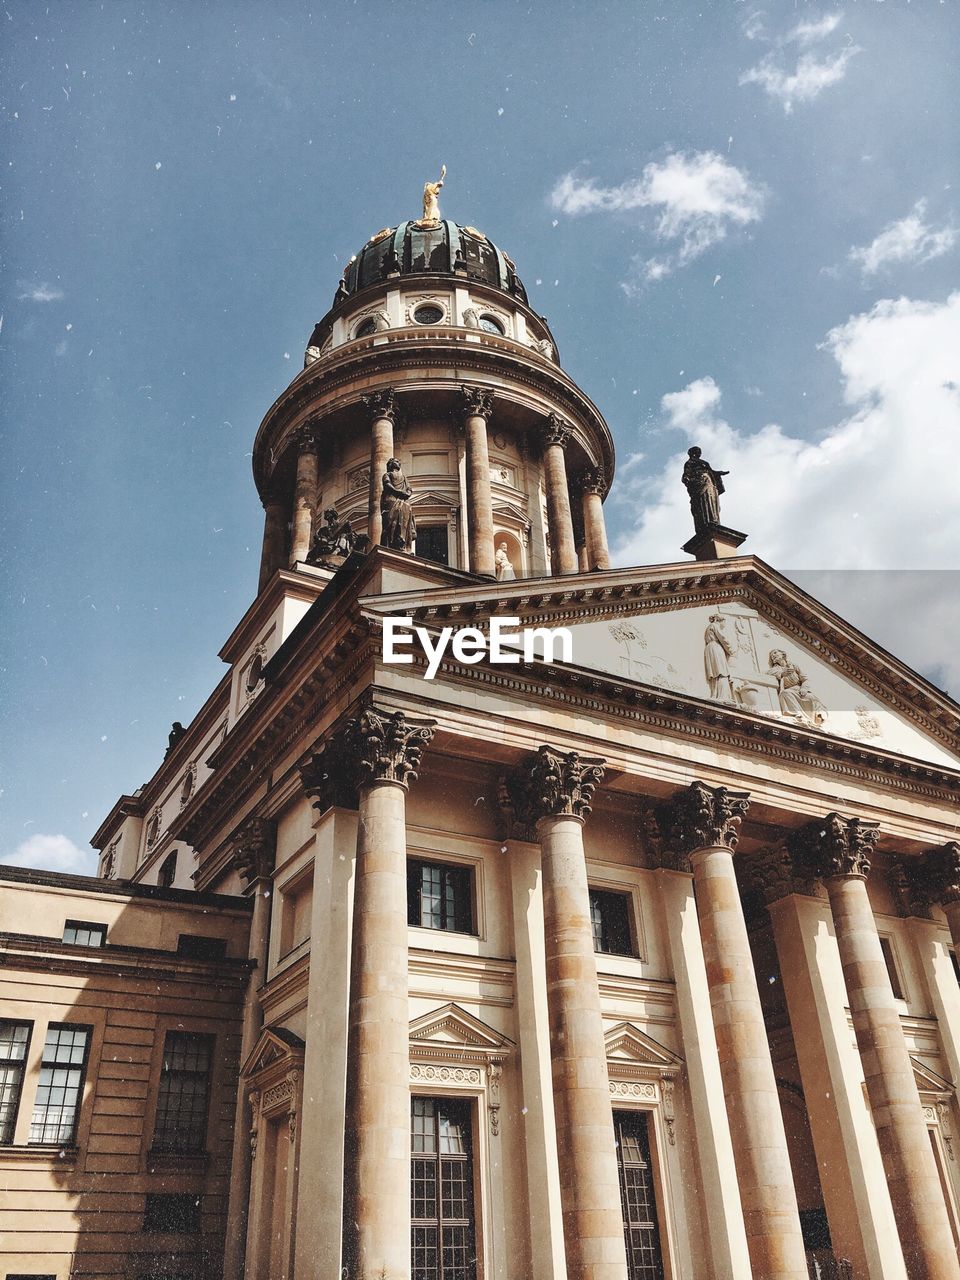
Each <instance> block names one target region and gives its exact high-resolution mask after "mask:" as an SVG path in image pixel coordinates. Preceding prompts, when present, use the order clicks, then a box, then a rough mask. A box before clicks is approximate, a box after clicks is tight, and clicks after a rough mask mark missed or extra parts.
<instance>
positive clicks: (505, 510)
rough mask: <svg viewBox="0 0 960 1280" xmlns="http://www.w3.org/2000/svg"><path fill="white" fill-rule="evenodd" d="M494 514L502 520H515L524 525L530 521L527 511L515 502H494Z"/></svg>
mask: <svg viewBox="0 0 960 1280" xmlns="http://www.w3.org/2000/svg"><path fill="white" fill-rule="evenodd" d="M493 514H494V515H495V516H497V517H499V519H501V520H515V521H517V522H518V523H519V524H523V525H526V524H529V523H530V521H529V517H528V516H527V513H526V512H525V511H524V510H523V509H522V507H518V506H517V505H516V503H514V502H497V503H494V506H493Z"/></svg>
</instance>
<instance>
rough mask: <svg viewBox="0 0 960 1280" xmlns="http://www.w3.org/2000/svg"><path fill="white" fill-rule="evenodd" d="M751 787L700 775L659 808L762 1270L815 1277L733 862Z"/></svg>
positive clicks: (801, 1279)
mask: <svg viewBox="0 0 960 1280" xmlns="http://www.w3.org/2000/svg"><path fill="white" fill-rule="evenodd" d="M748 803H749V801H748V796H747V793H746V792H745V791H728V790H727V788H726V787H709V786H707V785H706V784H705V783H703V782H693V783H691V784H690V786H689V788H687V789H686V790H684V791H682V792H680V794H679V795H678V796H677V797H676V798H675V799H674V801H673V802H672V803H671V804H670V805H668V806H664V807H663V808H662V809H661V810H660V813H659V818H660V826H661V829H662V830H663V832H664V838H665V841H666V842H667V843H668V844H669V845H670V847H671V848H673V849H675V850H676V851H677V852H678V853H680V854H682V855H685V856H686V857H688V858H689V860H690V866H691V868H692V870H693V883H694V890H695V893H696V899H697V913H698V916H699V919H700V936H701V939H702V941H703V955H704V960H705V962H706V969H707V984H708V986H709V988H710V1007H711V1011H712V1013H713V1025H714V1029H715V1031H716V1036H717V1051H718V1054H719V1058H720V1075H721V1078H722V1080H723V1096H724V1099H725V1101H726V1105H727V1115H728V1117H729V1120H730V1134H731V1137H732V1139H733V1153H734V1159H735V1162H736V1167H737V1177H738V1180H739V1182H740V1199H741V1202H742V1204H743V1216H744V1225H745V1226H746V1231H747V1247H748V1248H749V1251H750V1262H751V1266H752V1268H753V1273H754V1276H756V1277H758V1278H759V1277H763V1280H806V1277H807V1264H806V1257H805V1253H804V1248H803V1239H802V1236H801V1232H800V1215H799V1212H798V1210H797V1197H796V1192H795V1190H794V1185H793V1173H792V1171H791V1169H790V1156H789V1152H788V1150H787V1138H786V1133H785V1131H784V1127H783V1116H782V1113H781V1111H780V1099H779V1097H778V1096H777V1083H776V1079H775V1077H774V1073H773V1062H772V1060H771V1057H770V1045H769V1043H768V1041H767V1032H766V1028H765V1026H764V1021H763V1010H762V1008H761V1006H760V993H759V991H758V989H757V978H756V974H755V972H754V968H753V957H752V955H751V952H750V940H749V938H748V936H747V925H746V921H745V919H744V915H743V907H742V905H741V902H740V892H739V890H738V888H737V877H736V874H735V872H734V869H733V850H734V848H735V847H736V843H737V828H738V826H739V825H740V822H741V821H742V819H743V815H744V814H745V813H746V811H747V806H748Z"/></svg>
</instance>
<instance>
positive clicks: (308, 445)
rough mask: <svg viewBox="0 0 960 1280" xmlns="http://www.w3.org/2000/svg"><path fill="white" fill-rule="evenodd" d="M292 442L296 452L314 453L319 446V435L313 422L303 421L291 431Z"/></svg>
mask: <svg viewBox="0 0 960 1280" xmlns="http://www.w3.org/2000/svg"><path fill="white" fill-rule="evenodd" d="M293 444H294V448H295V449H296V451H297V453H298V454H301V453H316V452H317V450H318V449H319V448H320V437H319V435H318V433H317V428H316V427H315V426H314V425H313V423H310V422H307V423H304V425H303V426H302V427H298V428H297V429H296V431H295V432H294V433H293Z"/></svg>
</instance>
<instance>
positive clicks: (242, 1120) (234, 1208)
mask: <svg viewBox="0 0 960 1280" xmlns="http://www.w3.org/2000/svg"><path fill="white" fill-rule="evenodd" d="M276 848H277V846H276V832H275V830H274V827H273V824H272V823H270V822H267V821H266V820H265V819H263V818H251V819H250V821H249V822H247V823H246V824H245V825H244V826H243V827H242V828H241V829H240V830H239V831H238V832H237V834H236V835H235V836H234V840H233V851H232V857H231V862H232V865H233V867H234V869H235V870H236V871H237V872H238V874H239V875H240V878H241V880H243V881H244V885H245V889H246V892H247V893H248V894H250V895H252V896H253V917H252V919H251V921H250V942H249V945H248V948H247V955H248V957H249V959H250V960H252V961H253V964H254V969H253V972H252V973H251V974H250V976H249V978H248V980H247V990H246V994H245V995H244V1001H243V1023H242V1028H241V1033H240V1065H241V1067H242V1066H243V1064H244V1063H245V1062H246V1061H247V1059H248V1058H249V1057H250V1054H251V1053H253V1050H254V1047H255V1045H256V1043H257V1037H258V1036H259V1034H260V1028H261V1027H262V1025H263V1011H262V1009H261V1008H260V998H259V994H258V990H259V988H260V987H261V986H262V985H263V983H264V982H265V981H266V971H267V956H268V954H269V951H270V900H271V899H270V891H271V885H272V879H273V868H274V863H275V861H276ZM252 1121H253V1111H252V1108H251V1103H250V1095H249V1093H248V1092H247V1088H246V1085H245V1082H244V1081H243V1080H240V1082H239V1086H238V1088H237V1103H236V1109H235V1113H234V1127H233V1153H232V1156H231V1161H230V1191H229V1199H228V1202H227V1236H226V1246H225V1251H224V1263H223V1274H224V1280H242V1278H243V1275H244V1259H245V1251H246V1246H247V1223H248V1220H249V1216H250V1167H251V1147H250V1131H251V1127H252Z"/></svg>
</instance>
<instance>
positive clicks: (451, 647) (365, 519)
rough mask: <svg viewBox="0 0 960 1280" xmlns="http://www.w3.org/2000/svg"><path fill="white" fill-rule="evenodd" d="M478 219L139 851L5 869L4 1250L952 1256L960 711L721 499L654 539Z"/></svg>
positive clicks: (516, 1271)
mask: <svg viewBox="0 0 960 1280" xmlns="http://www.w3.org/2000/svg"><path fill="white" fill-rule="evenodd" d="M435 200H436V191H434V193H433V204H430V203H429V202H427V204H426V205H425V210H424V213H425V216H424V218H423V219H420V220H417V221H410V222H405V223H401V224H400V225H399V226H396V227H389V228H384V229H383V230H382V231H379V232H377V234H376V235H374V236H372V237H371V239H370V240H369V241H367V243H366V244H365V245H364V246H363V248H362V249H361V250H360V252H359V253H358V254H357V255H356V257H355V258H354V259H352V260H351V262H350V264H349V266H348V269H347V271H346V274H345V276H344V278H343V280H342V281H341V282H340V285H339V288H338V290H337V293H336V297H335V299H334V303H333V306H332V308H331V310H330V311H329V312H328V313H327V315H326V316H325V317H324V319H323V320H322V321H321V322H320V323H319V324H318V325H317V326H316V329H315V330H314V333H313V335H312V337H311V339H310V342H309V345H308V347H307V353H306V364H305V368H304V369H303V371H302V372H301V373H300V374H299V375H298V376H297V377H296V378H295V379H294V380H293V382H292V383H291V384H290V386H289V387H288V388H287V389H286V390H285V391H284V392H283V393H282V394H281V396H280V397H279V399H278V400H277V401H276V403H275V404H274V405H273V406H272V407H271V408H270V410H269V412H268V413H267V415H266V417H265V418H264V420H263V422H262V424H261V426H260V429H259V431H258V433H257V436H256V440H255V443H254V478H255V481H256V485H257V489H258V492H259V494H260V497H261V500H262V502H263V506H264V512H265V517H264V538H263V551H262V558H261V570H260V582H259V591H258V594H257V596H256V598H255V600H254V601H253V603H252V604H251V606H250V608H249V609H248V611H247V613H246V614H245V616H244V617H243V618H242V619H241V620H240V622H239V623H238V625H237V627H236V629H235V630H234V632H233V634H232V635H231V636H230V637H229V639H228V640H227V642H226V644H225V645H224V647H223V649H222V651H221V657H222V658H223V660H224V663H225V668H226V673H225V675H224V677H223V680H222V681H221V682H220V684H219V685H218V686H217V688H216V689H215V690H214V691H213V692H212V694H211V695H210V698H209V700H208V702H207V703H206V704H205V706H204V707H203V708H202V709H201V710H200V712H199V713H198V715H197V716H196V717H195V718H194V720H193V721H192V722H191V724H189V725H188V726H186V728H181V727H180V726H175V732H174V733H173V734H172V735H171V741H170V746H169V749H168V751H167V754H166V757H165V759H164V760H163V762H162V763H161V765H160V767H159V769H158V770H157V772H156V774H155V775H154V776H153V778H151V779H150V780H149V781H148V782H147V783H145V784H144V785H143V786H142V787H140V788H138V789H137V791H136V792H135V793H133V794H131V795H124V796H122V797H121V798H120V800H119V801H118V802H117V804H116V805H115V807H114V809H113V810H112V812H111V813H110V815H109V816H108V817H107V818H106V820H105V821H104V823H103V824H102V826H101V828H100V830H99V831H98V833H97V835H96V837H95V840H94V843H95V845H96V847H97V848H98V849H99V850H100V851H101V864H100V877H101V878H100V879H99V880H83V879H77V878H71V877H63V876H54V875H44V874H42V873H27V872H22V873H21V872H8V873H7V875H6V877H5V878H4V882H3V894H2V902H3V909H4V910H5V912H6V916H5V918H4V919H3V921H2V928H3V930H5V932H3V933H2V934H0V957H2V961H3V964H2V967H0V980H3V984H4V986H3V1004H2V1010H0V1015H2V1018H3V1021H2V1023H0V1052H2V1054H3V1055H5V1056H4V1057H3V1060H2V1062H0V1072H2V1075H0V1080H2V1088H3V1092H2V1095H0V1099H2V1106H3V1111H2V1125H3V1140H2V1146H0V1178H2V1185H3V1205H4V1211H5V1226H4V1227H3V1243H2V1244H0V1275H4V1274H5V1275H6V1276H7V1277H8V1280H10V1278H11V1277H27V1276H31V1277H40V1276H48V1277H55V1278H56V1280H67V1277H69V1276H74V1275H76V1276H80V1275H83V1276H102V1277H107V1276H110V1277H123V1278H124V1280H127V1278H130V1277H140V1276H150V1277H154V1280H180V1278H181V1277H182V1278H183V1280H186V1278H188V1277H189V1280H200V1278H201V1277H207V1276H217V1277H219V1276H221V1275H223V1276H224V1277H225V1278H226V1280H240V1278H241V1277H246V1278H247V1280H279V1278H281V1277H282V1278H284V1280H335V1278H337V1277H344V1276H345V1277H347V1278H348V1280H359V1278H360V1277H365V1278H366V1280H374V1278H377V1280H381V1278H383V1280H749V1278H750V1277H753V1280H804V1278H805V1277H807V1276H817V1277H829V1278H831V1280H861V1278H862V1280H916V1278H920V1277H924V1278H930V1280H933V1278H934V1277H936V1278H937V1280H947V1278H950V1280H958V1278H960V1263H958V1252H957V1249H958V1238H960V1237H958V1226H960V1215H958V1200H957V1197H958V1194H960V1161H958V1151H957V1139H958V1130H957V1125H958V1121H960V1116H958V1112H957V1099H956V1087H955V1082H957V1081H958V1080H960V985H958V978H957V973H958V969H957V958H956V947H957V945H958V943H960V844H958V843H957V841H958V839H960V831H958V794H960V740H958V732H957V731H958V727H960V707H958V706H957V705H956V704H955V703H954V702H952V701H951V700H950V699H949V698H948V697H947V696H946V695H945V694H943V693H942V692H941V691H940V690H938V689H936V688H934V687H933V686H932V685H930V684H929V683H928V682H926V681H924V680H923V679H922V678H920V677H919V676H918V675H916V674H915V673H914V672H912V671H910V670H909V669H908V668H907V667H905V666H904V665H903V664H902V663H900V662H899V661H897V660H896V659H895V658H893V657H892V656H891V655H890V654H888V653H886V652H885V651H884V650H883V649H881V648H880V647H878V646H877V645H875V644H873V643H872V642H871V641H870V640H869V639H868V638H867V637H865V636H864V635H862V634H861V633H859V632H858V631H857V630H856V629H855V628H853V627H851V626H850V625H848V624H847V623H845V622H844V621H843V619H841V618H840V617H838V616H837V615H836V614H834V613H832V612H831V611H830V610H829V609H826V608H824V607H823V606H822V605H820V604H819V603H818V602H817V601H816V600H814V599H812V598H811V597H810V596H808V595H807V594H805V593H804V592H803V591H801V590H800V589H799V588H798V587H797V586H795V585H794V584H793V583H792V582H790V581H789V580H788V579H786V578H784V577H783V576H781V575H780V574H779V573H778V572H777V571H776V570H775V569H773V568H771V567H770V566H768V565H766V564H765V563H764V562H763V561H762V560H760V559H758V558H757V557H756V556H753V555H743V554H740V546H741V544H742V542H743V537H744V535H742V534H739V533H737V532H736V531H733V530H729V529H726V528H724V527H723V526H722V525H721V524H720V523H719V519H718V518H717V516H718V510H717V509H716V508H715V507H711V506H710V504H709V503H707V504H706V505H704V504H703V503H701V504H700V506H699V507H698V506H697V504H696V503H694V514H695V516H696V517H697V522H696V532H695V535H694V538H693V539H691V541H690V543H689V544H688V546H687V548H686V549H687V550H688V551H690V552H691V553H692V554H693V555H694V557H695V558H694V559H687V560H684V561H682V562H678V563H672V564H668V565H652V566H640V567H634V568H611V565H610V558H609V553H608V550H607V539H606V534H605V530H604V518H603V499H604V496H605V494H606V492H607V489H608V487H609V485H610V483H611V481H612V479H613V471H614V450H613V444H612V439H611V435H610V431H609V429H608V427H607V425H606V423H605V422H604V419H603V417H602V415H601V413H600V411H599V410H598V409H597V407H596V406H595V405H594V404H593V403H592V402H591V401H590V400H589V398H588V397H587V396H586V394H585V393H584V392H583V391H582V390H581V389H580V388H579V387H578V386H576V384H575V383H574V382H573V381H572V379H571V378H570V377H569V376H568V375H567V373H566V372H565V371H564V368H563V365H562V362H561V360H560V355H559V352H558V349H557V344H556V342H555V340H554V337H553V335H552V334H551V332H550V329H549V326H548V324H547V322H546V320H545V319H544V318H543V317H542V316H539V315H537V314H536V312H535V311H534V310H533V309H532V308H531V307H530V305H529V302H528V300H527V297H526V293H525V290H524V287H523V284H522V283H521V280H520V278H519V276H518V274H517V268H516V266H515V264H514V263H513V261H512V260H511V259H510V257H509V256H508V255H507V254H506V253H504V252H503V251H502V250H501V249H499V248H498V247H497V246H496V245H495V244H493V242H492V241H491V240H489V238H488V237H487V236H486V235H484V234H483V233H482V232H481V231H479V230H478V229H476V228H474V227H469V226H459V225H457V224H456V223H454V222H451V221H446V220H443V219H442V218H441V217H440V216H439V211H438V210H436V208H435ZM691 456H692V463H691V466H693V464H697V466H699V465H700V462H701V461H702V460H700V459H699V456H698V455H697V457H693V455H691ZM392 460H396V462H397V463H399V468H398V467H396V466H392V465H388V464H390V463H391V461H392ZM721 461H722V460H721ZM703 465H704V466H706V464H703ZM694 470H695V471H696V467H694ZM707 471H708V472H709V467H707ZM691 474H693V473H691ZM698 474H699V475H700V477H701V479H702V477H703V475H704V474H705V473H704V472H703V470H702V467H701V468H700V471H699V472H698ZM709 474H710V475H715V474H716V473H713V472H709ZM679 481H680V477H678V483H679ZM692 483H693V481H691V484H692ZM703 483H705V484H706V483H707V481H706V480H704V481H703ZM710 483H715V482H714V481H710ZM709 496H710V494H708V497H709ZM716 496H717V495H716V493H715V492H714V493H713V495H712V497H713V500H715V499H716ZM704 513H706V514H704ZM711 513H712V514H711ZM683 536H684V531H682V530H678V542H680V541H682V539H683ZM387 619H406V620H408V621H407V622H405V623H403V624H399V625H401V626H402V627H404V628H406V629H407V631H408V632H411V629H412V628H420V629H421V630H422V632H423V635H422V636H419V637H418V636H417V635H415V634H412V633H411V634H409V635H408V637H407V638H408V639H409V643H407V644H401V645H399V646H395V645H392V644H391V643H385V639H384V636H385V620H387ZM391 625H395V624H388V625H387V630H388V631H389V629H390V626H391ZM465 629H470V630H465ZM524 629H527V630H531V629H541V630H543V631H557V632H559V631H560V630H565V631H566V632H567V633H568V636H569V644H570V647H569V650H566V649H563V648H562V647H560V642H559V641H557V647H555V648H553V649H552V651H551V653H550V655H549V656H550V659H551V660H549V661H548V660H544V658H543V657H541V656H538V655H539V654H541V653H543V651H544V645H549V644H552V643H553V642H552V641H551V639H550V638H549V637H545V636H542V635H541V637H540V638H539V640H537V641H536V642H535V651H534V652H532V653H527V654H524V652H523V648H522V643H521V636H520V633H522V631H523V630H524ZM498 631H499V632H500V633H505V634H506V636H507V637H508V638H507V639H506V640H505V642H504V644H505V650H506V652H505V655H504V654H501V657H504V656H506V658H507V659H510V658H514V659H515V660H503V661H497V662H495V661H492V660H491V659H490V657H489V655H487V654H485V653H484V652H483V648H484V645H485V644H486V642H487V641H488V640H489V638H490V636H491V633H494V634H496V633H497V632H498ZM457 633H460V640H459V641H458V643H457V644H454V643H453V642H452V638H453V636H454V635H455V634H457ZM444 635H446V636H447V645H446V648H445V649H444V651H443V653H442V656H441V657H439V658H438V659H436V660H435V661H434V662H433V664H432V667H433V669H432V674H431V660H430V656H429V653H428V652H427V650H428V649H432V650H434V651H436V650H437V646H438V645H439V644H440V643H441V639H442V637H443V636H444ZM510 636H514V637H516V638H515V639H513V640H511V639H509V637H510ZM404 658H408V659H409V661H403V660H402V659H404ZM428 676H429V678H428ZM25 929H26V930H28V932H23V930H25ZM4 1268H5V1271H4Z"/></svg>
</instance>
